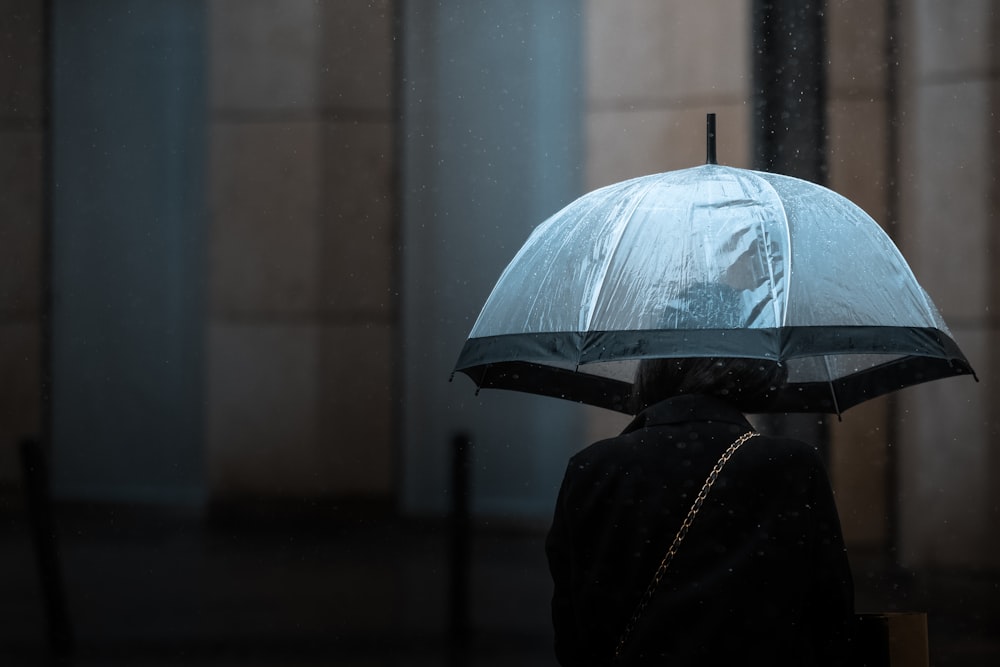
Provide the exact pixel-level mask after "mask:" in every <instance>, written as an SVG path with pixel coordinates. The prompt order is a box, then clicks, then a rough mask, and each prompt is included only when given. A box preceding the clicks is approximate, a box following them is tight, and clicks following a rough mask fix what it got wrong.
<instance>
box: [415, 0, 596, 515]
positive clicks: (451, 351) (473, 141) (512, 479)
mask: <svg viewBox="0 0 1000 667" xmlns="http://www.w3.org/2000/svg"><path fill="white" fill-rule="evenodd" d="M403 7H404V11H403V16H402V19H403V25H404V36H405V39H404V45H403V49H404V51H403V58H404V61H403V70H402V80H401V103H402V112H403V125H402V128H401V132H400V135H399V136H400V137H401V141H402V146H401V148H402V155H403V156H404V159H403V163H402V170H403V171H402V187H403V195H402V207H403V216H404V218H403V219H404V228H403V231H402V239H401V240H402V244H401V248H402V273H401V275H402V282H401V284H402V288H403V290H404V292H403V314H402V351H403V362H404V367H403V369H402V373H403V396H404V421H403V423H402V426H401V429H400V433H401V436H402V444H403V467H402V470H403V471H404V476H403V480H402V482H403V489H402V491H403V494H402V500H403V503H404V506H405V508H406V509H407V510H409V511H415V512H436V513H442V512H443V511H444V510H445V508H446V507H447V506H448V484H447V476H448V469H449V457H448V444H449V442H451V439H452V437H453V435H454V433H455V432H456V431H459V430H467V431H469V432H470V434H471V435H472V439H473V442H475V450H474V451H473V452H472V457H473V460H474V464H473V465H474V468H475V479H476V488H475V491H474V494H473V499H472V501H473V510H474V511H480V512H489V513H494V514H496V513H505V514H511V515H516V516H524V515H529V516H530V515H541V516H548V515H549V514H550V513H551V510H552V502H553V501H554V498H555V494H556V491H557V489H558V485H559V482H560V480H561V476H562V471H563V469H564V466H565V462H566V458H567V456H568V455H569V453H570V452H572V451H573V450H574V449H575V448H578V447H579V446H581V427H580V422H581V419H580V410H579V406H576V405H573V404H569V403H564V402H561V401H558V400H556V399H549V398H542V397H535V396H528V395H521V394H515V393H512V392H502V391H487V392H483V394H482V395H480V396H478V397H477V396H476V395H475V394H474V388H473V386H472V385H471V383H469V381H468V379H467V378H465V377H464V376H459V377H456V378H455V381H454V382H452V383H450V384H449V383H448V376H449V374H450V372H451V369H452V368H453V366H454V362H455V360H456V358H457V356H458V353H459V351H460V350H461V347H462V343H463V342H464V340H465V337H466V335H467V334H468V333H469V330H470V329H471V327H472V323H473V322H474V320H475V317H476V315H477V314H478V312H479V308H480V307H481V306H482V304H483V303H484V302H485V300H486V297H487V296H488V295H489V292H490V289H491V288H492V286H493V284H494V282H495V281H496V279H497V278H498V277H499V275H500V272H501V271H502V270H503V267H504V266H505V265H506V263H507V262H508V261H509V260H510V259H511V258H512V257H513V256H514V254H515V253H516V252H517V250H518V248H519V247H520V246H521V244H522V243H523V242H524V240H525V239H526V238H527V236H528V233H529V232H530V230H531V229H532V228H533V227H534V226H536V225H537V224H539V223H541V222H542V220H544V219H545V218H546V217H548V216H549V215H551V214H552V213H554V212H555V211H557V210H558V209H559V208H560V207H561V206H563V205H565V204H566V203H568V202H569V201H571V200H572V199H573V198H575V197H576V196H578V195H579V194H580V192H579V180H578V179H579V176H580V167H581V152H580V146H581V143H580V114H581V109H580V100H579V94H580V67H579V64H580V63H579V49H580V34H579V29H580V17H579V7H578V3H577V2H575V1H573V0H566V1H562V2H546V3H530V4H528V3H509V4H508V3H493V2H486V1H485V0H479V1H476V2H469V1H466V0H447V1H445V2H440V3H416V2H408V3H404V5H403Z"/></svg>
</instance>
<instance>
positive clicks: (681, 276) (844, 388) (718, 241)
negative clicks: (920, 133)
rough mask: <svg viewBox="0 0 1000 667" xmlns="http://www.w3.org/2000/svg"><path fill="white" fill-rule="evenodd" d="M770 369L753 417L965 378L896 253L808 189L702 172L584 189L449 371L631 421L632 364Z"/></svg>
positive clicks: (526, 256) (493, 301) (745, 173)
mask: <svg viewBox="0 0 1000 667" xmlns="http://www.w3.org/2000/svg"><path fill="white" fill-rule="evenodd" d="M710 356H728V357H748V358H761V359H772V360H776V361H780V362H782V363H784V364H786V365H787V369H788V379H787V382H786V384H785V385H784V386H783V387H781V388H780V390H779V391H778V392H777V394H776V395H775V396H774V397H773V399H772V400H771V402H769V403H768V404H767V405H766V406H764V405H762V406H761V409H760V411H761V412H763V411H772V412H835V413H839V412H841V411H843V410H846V409H847V408H849V407H851V406H853V405H856V404H858V403H860V402H862V401H865V400H867V399H870V398H874V397H875V396H879V395H881V394H885V393H887V392H890V391H894V390H896V389H900V388H902V387H906V386H909V385H913V384H917V383H920V382H925V381H928V380H935V379H939V378H942V377H947V376H952V375H960V374H966V373H972V368H971V366H970V365H969V363H968V361H967V360H966V359H965V357H964V356H963V354H962V352H961V351H960V350H959V348H958V346H957V345H956V344H955V342H954V340H953V339H952V337H951V334H950V332H949V331H948V328H947V326H946V325H945V322H944V320H943V319H942V318H941V315H940V314H939V312H938V310H937V308H936V307H935V306H934V304H933V303H932V302H931V299H930V298H929V297H928V295H927V293H926V292H925V291H924V290H923V289H922V288H921V287H920V285H919V284H918V283H917V280H916V279H915V278H914V276H913V273H912V271H911V270H910V268H909V266H908V265H907V264H906V261H905V260H904V259H903V257H902V255H901V254H900V252H899V250H898V249H897V248H896V246H895V245H894V244H893V243H892V241H891V240H890V239H889V237H888V236H887V235H886V234H885V232H884V231H883V230H882V228H881V227H880V226H879V225H878V224H877V223H876V222H875V221H874V220H873V219H872V218H871V217H870V216H869V215H867V214H866V213H865V212H864V211H863V210H862V209H861V208H859V207H858V206H856V205H855V204H853V203H852V202H850V201H849V200H848V199H846V198H844V197H842V196H840V195H838V194H837V193H835V192H833V191H831V190H829V189H827V188H824V187H822V186H819V185H816V184H814V183H810V182H808V181H804V180H801V179H797V178H792V177H788V176H782V175H778V174H771V173H764V172H757V171H750V170H745V169H737V168H733V167H725V166H719V165H715V164H707V165H704V166H699V167H694V168H691V169H683V170H679V171H671V172H666V173H661V174H654V175H650V176H644V177H641V178H635V179H632V180H628V181H624V182H621V183H616V184H614V185H610V186H607V187H604V188H601V189H599V190H595V191H593V192H591V193H589V194H587V195H584V196H583V197H581V198H579V199H577V200H576V201H574V202H572V203H571V204H569V205H568V206H567V207H566V208H564V209H563V210H561V211H559V212H558V213H556V214H555V215H553V216H552V217H551V218H549V219H548V220H546V221H545V222H543V223H542V224H541V225H539V226H538V227H537V228H536V229H535V230H534V232H533V233H532V234H531V235H530V237H529V238H528V240H527V241H526V242H525V244H524V246H523V247H522V248H521V249H520V251H519V252H518V253H517V255H516V256H515V257H514V259H513V260H512V261H511V262H510V264H509V265H508V266H507V268H506V270H505V271H504V272H503V274H502V275H501V277H500V279H499V281H498V282H497V284H496V287H495V288H494V289H493V292H492V293H491V294H490V296H489V298H488V299H487V301H486V304H485V305H484V307H483V309H482V312H481V313H480V315H479V317H478V319H477V320H476V323H475V325H474V326H473V328H472V331H471V333H470V335H469V338H468V340H467V341H466V343H465V346H464V347H463V349H462V352H461V355H460V356H459V359H458V363H457V365H456V369H455V370H456V371H461V372H463V373H465V374H466V375H468V376H469V377H470V378H472V380H473V381H474V382H475V383H476V385H477V386H478V387H490V388H502V389H512V390H517V391H524V392H530V393H536V394H543V395H548V396H556V397H560V398H565V399H569V400H574V401H580V402H584V403H589V404H593V405H597V406H601V407H605V408H610V409H613V410H617V411H621V412H626V413H634V412H635V411H636V408H637V401H636V400H634V398H633V392H632V384H633V380H634V376H635V372H636V369H637V367H638V362H639V360H640V359H644V358H655V357H710Z"/></svg>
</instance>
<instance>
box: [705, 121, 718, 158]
mask: <svg viewBox="0 0 1000 667" xmlns="http://www.w3.org/2000/svg"><path fill="white" fill-rule="evenodd" d="M706 126H707V128H706V129H707V130H708V132H707V135H706V137H705V139H706V141H705V148H706V153H707V156H706V159H705V164H718V162H716V161H715V114H714V113H710V114H708V118H707V119H706Z"/></svg>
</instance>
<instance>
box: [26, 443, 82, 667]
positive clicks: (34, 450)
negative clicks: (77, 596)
mask: <svg viewBox="0 0 1000 667" xmlns="http://www.w3.org/2000/svg"><path fill="white" fill-rule="evenodd" d="M20 454H21V468H22V472H23V477H24V487H25V495H26V497H27V505H28V516H29V519H30V523H31V537H32V542H33V543H34V547H35V557H36V561H37V563H38V574H39V579H40V580H41V586H42V595H43V597H44V600H45V617H46V624H47V630H48V643H49V648H50V650H51V651H52V653H53V654H54V655H56V656H59V657H64V656H67V655H69V654H70V653H71V652H72V648H73V629H72V626H71V624H70V617H69V608H68V606H67V604H66V593H65V588H64V586H63V576H62V569H61V568H60V566H59V554H58V551H57V549H56V531H55V522H54V521H53V520H52V505H51V502H50V496H49V482H48V467H47V465H46V461H45V453H44V452H43V451H42V447H41V445H40V444H39V442H38V440H35V439H26V440H23V441H21V451H20Z"/></svg>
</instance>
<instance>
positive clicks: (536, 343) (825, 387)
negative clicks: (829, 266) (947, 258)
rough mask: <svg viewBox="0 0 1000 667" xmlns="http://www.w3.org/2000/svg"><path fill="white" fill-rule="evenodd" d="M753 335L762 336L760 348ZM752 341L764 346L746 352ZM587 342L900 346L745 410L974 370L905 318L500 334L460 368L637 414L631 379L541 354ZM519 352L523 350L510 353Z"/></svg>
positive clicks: (786, 406)
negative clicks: (869, 323) (879, 360)
mask: <svg viewBox="0 0 1000 667" xmlns="http://www.w3.org/2000/svg"><path fill="white" fill-rule="evenodd" d="M692 341H696V342H697V345H693V342H692ZM681 343H683V344H684V345H683V346H682V345H681ZM751 343H756V344H757V346H756V348H754V347H753V346H751V345H750V344H751ZM682 349H683V352H682V351H681V350H682ZM749 349H756V350H757V352H756V353H748V350H749ZM587 350H591V353H592V351H593V350H598V351H599V352H600V354H599V355H597V359H595V360H599V361H613V360H616V359H630V358H643V357H664V356H747V357H756V358H770V359H781V360H784V359H792V358H796V357H805V356H816V355H831V354H886V355H900V356H899V358H896V359H893V360H892V361H889V362H886V363H884V364H880V365H877V366H874V367H871V368H868V369H865V370H863V371H859V372H856V373H853V374H851V375H849V376H846V377H842V378H838V379H836V380H834V381H832V382H808V383H795V384H788V385H786V386H785V387H783V388H782V389H781V390H780V391H778V392H776V393H775V394H774V395H773V396H772V398H771V399H770V400H769V401H768V402H766V403H764V402H762V403H761V404H759V405H755V406H750V407H749V409H748V412H761V413H765V412H825V413H840V412H843V411H844V410H847V409H849V408H851V407H853V406H855V405H857V404H859V403H862V402H864V401H867V400H869V399H872V398H876V397H878V396H881V395H883V394H887V393H890V392H893V391H896V390H899V389H902V388H904V387H909V386H912V385H916V384H920V383H923V382H929V381H932V380H938V379H941V378H946V377H952V376H956V375H967V374H974V373H973V370H972V367H971V366H970V365H969V363H968V361H967V360H966V359H965V357H964V355H962V353H961V351H960V350H959V349H958V346H957V345H956V344H955V342H954V341H953V340H952V339H951V338H950V337H949V336H948V335H947V334H945V333H944V332H941V331H939V330H937V329H916V328H913V329H908V328H902V327H900V328H890V327H836V328H833V327H830V328H826V327H811V328H800V329H786V330H781V331H779V330H738V331H724V332H722V331H707V330H706V331H697V332H683V333H682V332H676V331H669V332H615V333H613V334H612V333H603V334H589V335H584V334H573V333H571V334H544V335H543V334H524V335H508V336H496V337H491V338H481V339H470V340H469V341H467V342H466V345H465V348H464V349H463V350H462V355H461V356H460V358H459V362H458V365H457V366H456V370H457V371H461V372H463V373H465V374H466V375H468V376H469V377H470V378H471V379H472V380H473V381H474V382H475V383H476V385H477V386H478V387H480V388H491V389H509V390H514V391H521V392H528V393H533V394H538V395H543V396H553V397H556V398H562V399H566V400H571V401H577V402H580V403H587V404H589V405H595V406H598V407H602V408H607V409H609V410H614V411H617V412H624V413H627V414H635V412H636V405H635V400H634V398H633V395H632V386H631V384H630V383H628V382H624V381H621V380H615V379H610V378H604V377H600V376H596V375H590V374H587V373H585V372H577V371H576V369H575V368H564V367H559V366H550V365H546V364H545V363H539V362H540V361H551V362H554V363H557V364H558V363H561V364H567V363H570V364H573V362H574V356H573V355H578V357H579V358H584V357H585V355H584V354H583V352H584V351H587ZM577 351H580V352H577ZM505 352H506V353H507V355H508V356H506V358H505V357H504V356H503V355H504V353H505ZM515 354H516V355H524V356H523V357H522V358H520V359H518V358H511V357H512V356H513V355H515ZM525 358H527V359H531V360H530V361H529V360H525ZM486 359H489V360H488V361H487V360H486ZM477 360H478V362H477Z"/></svg>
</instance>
